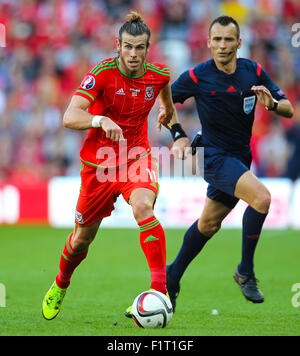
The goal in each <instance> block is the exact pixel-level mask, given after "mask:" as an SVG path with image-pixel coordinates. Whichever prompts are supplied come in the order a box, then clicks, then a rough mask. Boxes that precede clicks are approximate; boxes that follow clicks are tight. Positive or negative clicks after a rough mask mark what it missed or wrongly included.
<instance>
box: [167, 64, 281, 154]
mask: <svg viewBox="0 0 300 356" xmlns="http://www.w3.org/2000/svg"><path fill="white" fill-rule="evenodd" d="M253 85H264V86H265V87H266V88H268V89H269V91H270V92H271V94H272V96H273V98H274V99H276V100H280V99H286V96H285V94H284V93H283V92H282V91H281V90H280V89H279V88H278V86H277V85H276V84H274V83H273V81H272V79H271V78H270V76H269V75H268V73H267V72H266V71H265V70H264V69H263V68H262V66H261V65H260V64H259V63H256V62H253V61H251V60H249V59H245V58H238V59H237V66H236V70H235V72H234V73H232V74H226V73H225V72H223V71H220V70H219V69H218V68H217V67H216V64H215V62H214V60H213V59H211V60H209V61H207V62H204V63H201V64H199V65H197V66H195V67H194V68H191V69H189V70H187V71H185V72H184V73H182V74H181V75H180V76H179V78H178V79H177V80H176V81H175V82H174V83H173V84H172V86H171V88H172V97H173V101H174V103H178V102H179V103H183V102H184V101H185V100H186V99H188V98H190V97H194V98H195V101H196V105H197V111H198V114H199V118H200V121H201V126H202V135H203V136H202V140H201V143H202V145H203V146H213V147H219V148H222V149H223V150H224V151H226V152H228V153H230V154H233V155H235V154H240V153H242V152H247V151H249V149H250V139H251V132H252V125H253V121H254V111H255V106H256V102H257V99H256V95H255V93H254V92H252V91H251V90H250V89H251V87H252V86H253Z"/></svg>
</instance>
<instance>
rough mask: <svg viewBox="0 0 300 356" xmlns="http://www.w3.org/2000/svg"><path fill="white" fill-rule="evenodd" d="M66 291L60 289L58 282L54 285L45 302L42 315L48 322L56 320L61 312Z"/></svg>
mask: <svg viewBox="0 0 300 356" xmlns="http://www.w3.org/2000/svg"><path fill="white" fill-rule="evenodd" d="M66 291H67V290H66V289H61V288H59V287H58V285H57V284H56V282H54V283H53V284H52V286H51V288H50V289H49V290H48V292H47V294H46V295H45V297H44V300H43V309H42V314H43V317H44V318H45V319H46V320H52V319H54V318H55V317H56V316H57V314H58V313H59V312H60V309H61V305H62V301H63V299H64V296H65V294H66Z"/></svg>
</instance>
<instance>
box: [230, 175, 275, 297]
mask: <svg viewBox="0 0 300 356" xmlns="http://www.w3.org/2000/svg"><path fill="white" fill-rule="evenodd" d="M234 195H235V196H236V197H237V198H239V199H242V200H244V201H245V202H246V203H248V204H249V205H248V207H247V208H246V210H245V212H244V215H243V239H242V258H241V262H240V264H239V265H238V267H237V270H236V272H235V274H234V279H235V280H236V282H237V283H238V284H239V285H240V286H241V289H242V292H243V294H244V296H245V297H246V298H247V299H248V300H250V301H252V302H253V303H262V302H263V301H264V297H263V294H262V293H261V291H260V290H259V289H258V287H257V286H256V278H255V274H254V253H255V249H256V245H257V243H258V240H259V238H260V234H261V231H262V227H263V224H264V221H265V219H266V217H267V214H268V212H269V208H270V204H271V194H270V192H269V191H268V189H267V188H266V187H265V186H264V185H263V184H262V183H261V182H260V180H259V179H258V178H257V177H256V176H255V175H254V174H253V173H251V172H250V171H247V172H245V173H244V174H243V175H242V176H241V177H240V178H239V180H238V182H237V184H236V187H235V192H234ZM248 285H249V286H248Z"/></svg>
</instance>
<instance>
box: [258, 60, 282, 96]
mask: <svg viewBox="0 0 300 356" xmlns="http://www.w3.org/2000/svg"><path fill="white" fill-rule="evenodd" d="M258 73H259V79H260V80H259V83H260V84H261V85H264V86H265V87H266V88H268V89H269V90H270V92H271V94H272V96H273V98H274V99H276V100H281V99H287V97H286V96H285V94H284V92H283V91H282V90H281V89H280V88H279V87H278V86H277V85H276V84H275V83H274V82H273V81H272V79H271V77H270V76H269V74H268V73H267V72H266V71H265V70H264V69H263V68H261V69H259V65H258Z"/></svg>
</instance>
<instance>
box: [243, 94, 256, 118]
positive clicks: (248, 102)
mask: <svg viewBox="0 0 300 356" xmlns="http://www.w3.org/2000/svg"><path fill="white" fill-rule="evenodd" d="M255 100H256V95H252V96H248V97H246V98H244V104H243V109H244V112H245V114H247V115H249V114H250V113H251V111H252V110H253V108H254V106H255Z"/></svg>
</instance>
